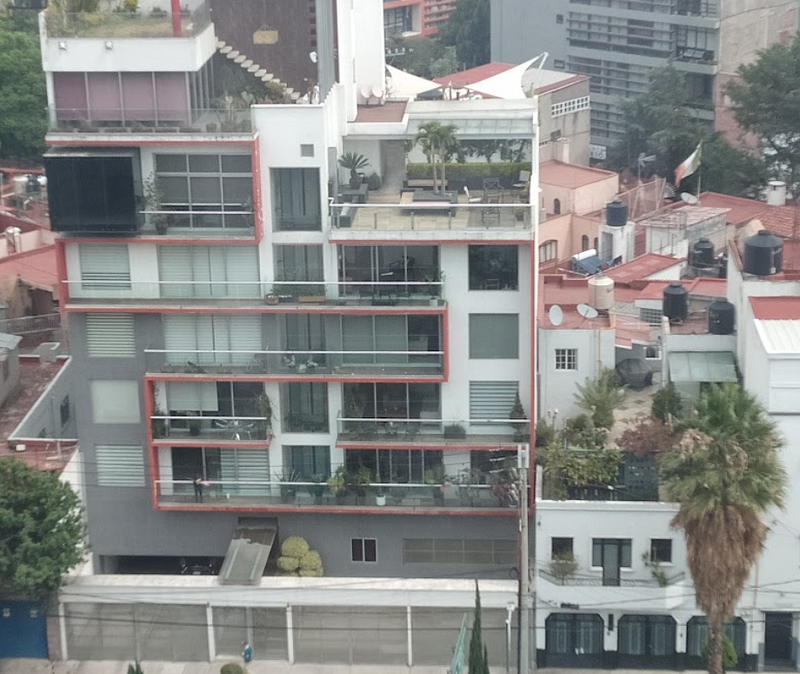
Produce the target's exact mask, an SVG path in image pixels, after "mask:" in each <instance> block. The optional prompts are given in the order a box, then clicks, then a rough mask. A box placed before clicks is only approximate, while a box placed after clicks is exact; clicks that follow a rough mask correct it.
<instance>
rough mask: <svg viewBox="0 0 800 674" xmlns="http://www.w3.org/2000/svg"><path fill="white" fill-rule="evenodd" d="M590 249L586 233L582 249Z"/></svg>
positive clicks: (582, 240)
mask: <svg viewBox="0 0 800 674" xmlns="http://www.w3.org/2000/svg"><path fill="white" fill-rule="evenodd" d="M584 250H589V237H588V236H586V234H584V235H583V236H582V237H581V251H584Z"/></svg>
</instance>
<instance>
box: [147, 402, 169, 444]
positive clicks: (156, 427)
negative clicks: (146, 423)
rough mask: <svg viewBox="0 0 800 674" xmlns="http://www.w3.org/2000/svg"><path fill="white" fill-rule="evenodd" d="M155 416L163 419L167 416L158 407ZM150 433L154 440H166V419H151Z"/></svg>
mask: <svg viewBox="0 0 800 674" xmlns="http://www.w3.org/2000/svg"><path fill="white" fill-rule="evenodd" d="M155 416H157V417H165V416H167V415H166V413H165V412H164V410H162V409H161V408H160V407H157V408H156V413H155ZM151 429H152V433H153V437H154V438H166V437H167V420H166V419H153V420H152V426H151Z"/></svg>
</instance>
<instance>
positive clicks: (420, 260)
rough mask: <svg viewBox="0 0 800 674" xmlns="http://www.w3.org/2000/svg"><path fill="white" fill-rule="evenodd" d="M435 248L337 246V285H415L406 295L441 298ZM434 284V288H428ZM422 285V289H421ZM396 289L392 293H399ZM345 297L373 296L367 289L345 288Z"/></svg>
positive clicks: (437, 255) (400, 290)
mask: <svg viewBox="0 0 800 674" xmlns="http://www.w3.org/2000/svg"><path fill="white" fill-rule="evenodd" d="M440 278H441V276H440V273H439V248H438V247H437V246H339V281H341V282H342V283H348V282H355V283H361V284H363V283H365V282H367V283H368V282H381V283H400V284H402V283H406V282H409V283H412V282H413V283H415V284H416V285H410V286H408V288H407V289H405V290H406V292H407V293H408V294H411V295H419V294H421V293H425V294H427V295H428V296H430V295H431V294H434V295H440V294H441V290H440V286H439V285H438V281H437V279H440ZM431 281H436V282H437V285H433V284H431V285H428V283H429V282H431ZM421 284H424V285H421ZM402 290H403V289H402V288H400V289H398V288H395V289H394V292H395V293H398V292H402ZM344 292H345V293H346V294H355V295H361V294H364V293H372V292H374V291H373V290H372V289H371V287H370V286H364V285H353V286H345V287H344Z"/></svg>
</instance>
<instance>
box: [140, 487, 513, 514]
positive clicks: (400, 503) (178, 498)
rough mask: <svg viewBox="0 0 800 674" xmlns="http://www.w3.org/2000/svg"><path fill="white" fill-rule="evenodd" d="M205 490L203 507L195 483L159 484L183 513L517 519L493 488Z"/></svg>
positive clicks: (162, 501) (162, 495)
mask: <svg viewBox="0 0 800 674" xmlns="http://www.w3.org/2000/svg"><path fill="white" fill-rule="evenodd" d="M208 484H209V486H208V487H206V488H205V490H204V492H203V502H202V503H197V502H196V501H195V497H194V486H193V483H192V481H191V480H157V481H156V484H155V489H156V494H157V499H158V504H159V506H167V507H171V508H176V509H177V508H180V509H194V508H211V509H215V508H218V509H221V510H227V509H236V508H248V509H249V508H259V507H261V508H265V509H273V508H274V509H280V508H293V509H296V508H308V510H309V511H313V510H314V509H315V508H319V507H326V508H337V509H342V510H348V509H352V510H353V511H358V510H361V509H365V508H369V509H374V508H382V509H383V508H385V510H386V511H387V512H391V511H394V512H414V511H419V512H426V513H427V512H429V511H431V510H443V511H444V510H447V511H463V512H464V513H469V512H475V511H476V510H497V511H498V512H499V513H500V514H506V515H514V514H516V510H515V509H512V508H509V507H508V504H507V503H505V500H504V498H503V497H501V496H499V495H497V491H496V490H493V488H492V486H490V485H488V484H472V485H463V484H462V485H459V484H445V485H431V484H395V483H378V482H371V483H369V484H363V485H359V486H358V487H356V488H354V489H350V490H348V491H347V492H346V493H338V494H335V493H333V492H332V491H331V488H330V487H329V485H328V483H327V482H325V481H323V482H301V481H293V482H282V481H247V482H229V481H215V480H209V482H208Z"/></svg>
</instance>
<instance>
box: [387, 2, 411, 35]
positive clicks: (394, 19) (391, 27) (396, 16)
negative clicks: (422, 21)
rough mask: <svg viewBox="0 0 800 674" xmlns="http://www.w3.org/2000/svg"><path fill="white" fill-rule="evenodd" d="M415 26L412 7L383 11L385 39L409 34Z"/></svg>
mask: <svg viewBox="0 0 800 674" xmlns="http://www.w3.org/2000/svg"><path fill="white" fill-rule="evenodd" d="M412 26H413V24H412V21H411V7H394V8H391V9H384V10H383V34H384V36H385V37H397V36H400V35H402V34H403V33H408V32H410V31H411V30H413V28H412Z"/></svg>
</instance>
